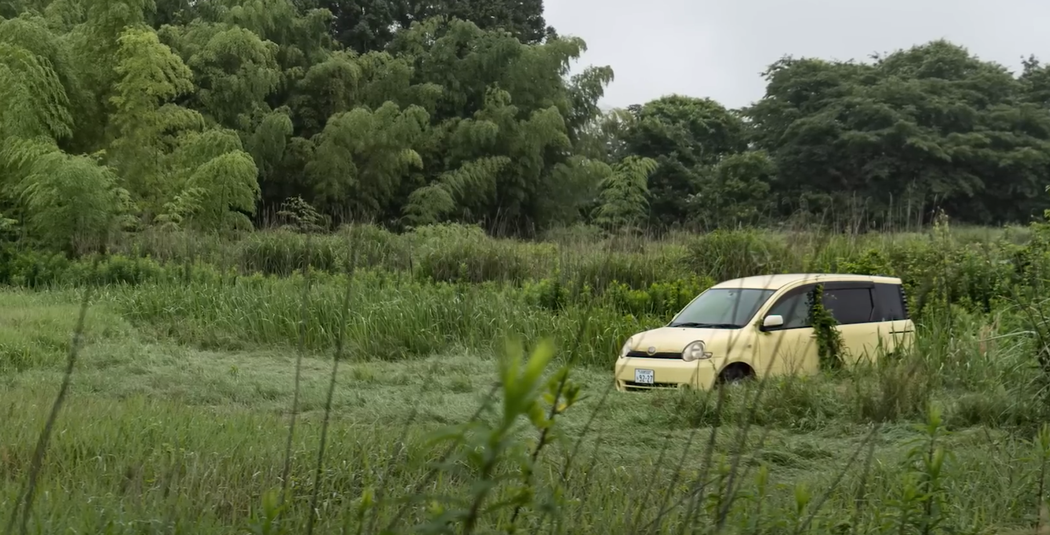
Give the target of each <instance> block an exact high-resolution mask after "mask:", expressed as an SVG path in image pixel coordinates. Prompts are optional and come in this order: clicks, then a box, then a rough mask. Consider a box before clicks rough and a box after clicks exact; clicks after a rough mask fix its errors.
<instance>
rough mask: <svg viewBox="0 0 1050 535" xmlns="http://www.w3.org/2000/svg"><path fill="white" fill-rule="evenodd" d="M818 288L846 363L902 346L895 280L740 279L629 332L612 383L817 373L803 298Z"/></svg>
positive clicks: (903, 318) (906, 323) (902, 301)
mask: <svg viewBox="0 0 1050 535" xmlns="http://www.w3.org/2000/svg"><path fill="white" fill-rule="evenodd" d="M818 285H820V286H821V287H822V293H823V297H822V299H821V303H822V304H823V305H824V310H826V311H827V312H829V313H830V314H831V316H832V317H833V318H834V319H835V321H836V323H837V326H836V328H837V329H838V332H839V333H840V335H841V338H842V352H843V355H842V357H843V359H844V360H845V361H846V362H847V363H849V362H856V361H857V359H859V358H861V357H863V356H867V357H868V358H869V359H874V358H876V355H877V354H878V352H879V351H885V352H891V351H894V350H896V349H899V348H903V346H905V345H906V344H910V343H911V341H912V339H913V336H914V331H915V326H914V324H913V323H912V321H911V319H910V318H909V316H908V307H907V299H906V296H905V293H904V288H903V286H902V285H901V280H900V279H899V278H895V277H878V276H866V275H836V274H816V273H809V274H795V275H759V276H753V277H745V278H741V279H734V280H729V281H725V282H722V283H719V284H716V285H714V286H712V287H711V288H709V289H708V290H706V291H704V292H702V293H701V294H700V295H698V296H697V297H696V298H695V299H693V300H692V301H691V302H690V303H689V304H688V305H686V307H685V308H683V309H682V311H681V312H679V313H678V315H676V316H675V317H674V319H673V320H671V322H670V323H669V324H668V325H667V326H665V327H661V328H658V329H653V330H649V331H645V332H641V333H638V334H635V335H634V336H632V337H630V338H629V339H628V340H627V343H625V344H624V346H623V349H622V350H621V353H620V357H619V359H618V360H617V362H616V372H615V373H616V387H617V388H618V389H619V390H621V391H624V390H643V389H651V388H679V387H692V388H702V389H707V388H710V387H712V386H714V385H715V384H719V383H725V382H735V381H739V380H742V379H746V378H751V377H766V376H776V375H787V374H794V373H802V374H814V373H817V372H818V371H819V356H818V350H817V340H816V337H815V329H814V328H813V327H812V326H811V325H810V308H811V303H810V301H811V299H810V296H811V295H813V294H812V291H813V290H814V288H815V287H816V286H818Z"/></svg>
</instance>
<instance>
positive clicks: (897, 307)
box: [872, 284, 908, 321]
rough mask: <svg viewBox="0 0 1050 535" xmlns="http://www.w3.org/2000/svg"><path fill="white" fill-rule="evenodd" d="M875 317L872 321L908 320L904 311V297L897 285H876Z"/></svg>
mask: <svg viewBox="0 0 1050 535" xmlns="http://www.w3.org/2000/svg"><path fill="white" fill-rule="evenodd" d="M874 290H875V291H874V294H875V315H874V316H872V321H897V320H904V319H908V315H907V313H906V312H905V309H904V296H903V294H902V293H901V287H900V286H899V285H897V284H876V285H875V289H874Z"/></svg>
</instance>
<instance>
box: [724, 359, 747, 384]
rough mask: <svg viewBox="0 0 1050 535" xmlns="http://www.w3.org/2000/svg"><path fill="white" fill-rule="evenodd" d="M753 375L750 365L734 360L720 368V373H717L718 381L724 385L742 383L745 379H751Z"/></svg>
mask: <svg viewBox="0 0 1050 535" xmlns="http://www.w3.org/2000/svg"><path fill="white" fill-rule="evenodd" d="M754 377H755V374H754V372H753V371H751V367H749V366H748V365H747V364H742V363H739V362H734V363H733V364H730V365H729V366H726V368H725V369H724V370H722V373H720V374H719V375H718V382H719V383H720V384H724V385H731V386H737V385H742V384H744V383H745V382H746V381H748V380H750V379H753V378H754Z"/></svg>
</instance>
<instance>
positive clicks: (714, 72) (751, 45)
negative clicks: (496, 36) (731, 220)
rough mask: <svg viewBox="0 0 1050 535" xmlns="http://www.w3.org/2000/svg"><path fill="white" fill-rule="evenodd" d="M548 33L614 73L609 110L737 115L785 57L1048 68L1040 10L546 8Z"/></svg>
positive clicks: (694, 5) (1048, 33)
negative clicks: (653, 108) (679, 106)
mask: <svg viewBox="0 0 1050 535" xmlns="http://www.w3.org/2000/svg"><path fill="white" fill-rule="evenodd" d="M544 7H545V17H546V19H547V24H550V25H552V26H554V27H555V28H556V29H557V30H558V32H559V33H560V34H563V35H566V34H567V35H574V36H577V37H582V38H583V39H584V40H585V41H586V42H587V47H588V51H587V53H586V54H585V55H584V56H583V58H581V61H580V64H579V65H578V66H577V70H578V69H580V68H582V67H585V66H587V65H609V66H611V67H612V68H613V70H614V71H615V73H616V80H615V81H613V83H612V84H611V85H610V86H609V87H608V88H607V89H606V93H605V99H604V100H603V102H602V105H603V107H606V106H627V105H630V104H640V103H644V102H646V101H649V100H652V99H654V98H657V97H660V96H662V95H665V94H670V93H679V94H685V95H691V96H698V97H710V98H713V99H715V100H718V101H719V102H721V103H722V104H724V105H726V106H728V107H731V108H736V107H740V106H744V105H747V104H748V103H750V102H752V101H754V100H757V99H759V98H761V97H762V95H763V94H764V92H765V83H764V81H763V80H762V77H761V74H760V73H761V72H762V71H763V70H764V69H765V67H766V66H768V65H769V64H770V63H772V62H774V61H776V60H777V59H779V58H780V57H781V56H783V55H785V54H789V55H792V56H795V57H802V56H810V57H821V58H826V59H841V60H847V59H851V58H852V59H857V60H865V59H867V57H868V56H869V55H870V54H871V53H873V52H892V51H893V50H896V49H899V48H908V47H910V46H912V45H916V44H921V43H925V42H927V41H931V40H934V39H940V38H944V39H948V40H949V41H952V42H954V43H957V44H960V45H963V46H965V47H967V48H968V49H969V50H970V52H972V53H974V54H976V55H978V56H979V57H981V58H982V59H985V60H991V61H996V62H998V63H1001V64H1003V65H1006V66H1007V67H1009V68H1010V69H1012V70H1014V71H1017V70H1019V69H1020V64H1021V57H1022V56H1028V55H1029V54H1035V55H1036V56H1038V57H1039V58H1041V59H1043V60H1044V61H1047V60H1050V1H1047V0H997V1H994V2H993V1H992V0H721V1H715V0H545V6H544Z"/></svg>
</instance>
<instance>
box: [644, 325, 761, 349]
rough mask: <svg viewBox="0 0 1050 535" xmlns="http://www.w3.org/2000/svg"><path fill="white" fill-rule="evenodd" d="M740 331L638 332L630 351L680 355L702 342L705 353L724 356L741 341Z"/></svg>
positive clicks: (662, 329)
mask: <svg viewBox="0 0 1050 535" xmlns="http://www.w3.org/2000/svg"><path fill="white" fill-rule="evenodd" d="M745 329H747V327H744V328H741V329H694V328H689V327H660V328H658V329H652V330H648V331H644V332H640V333H638V334H636V335H634V336H632V337H631V345H630V347H629V348H628V349H629V350H630V351H643V352H648V351H649V349H650V348H653V349H654V352H655V353H680V352H682V350H683V349H685V346H687V345H689V344H691V343H693V342H695V341H697V340H703V342H704V345H705V346H706V348H707V351H716V352H717V353H718V354H725V352H726V350H727V349H728V348H729V347H730V346H731V345H732V344H734V343H739V342H740V341H742V337H743V334H744V330H745Z"/></svg>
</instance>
